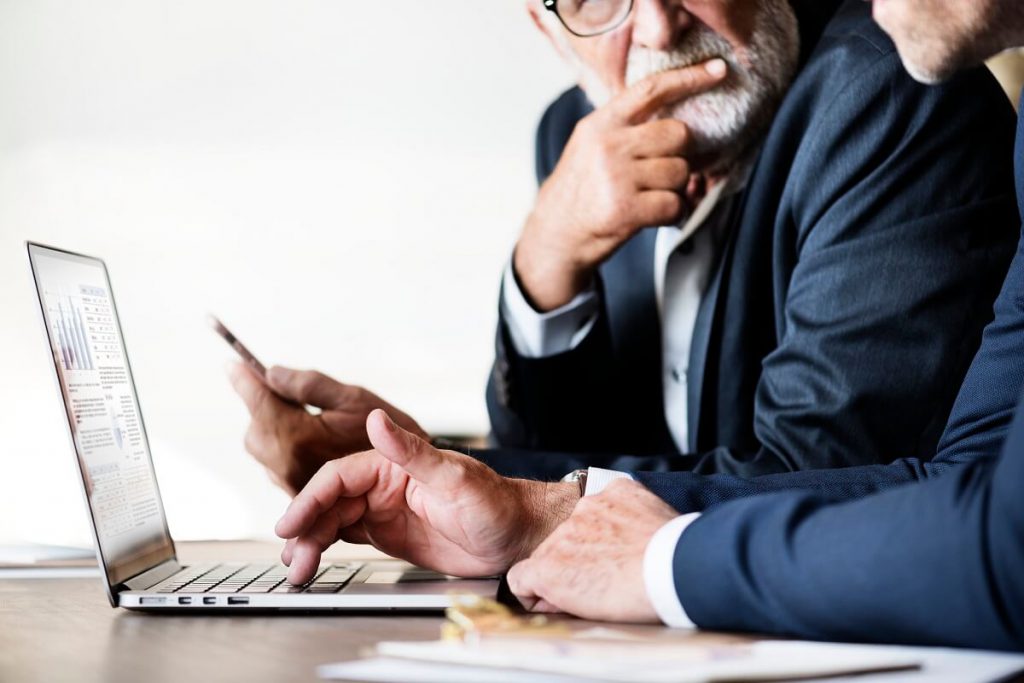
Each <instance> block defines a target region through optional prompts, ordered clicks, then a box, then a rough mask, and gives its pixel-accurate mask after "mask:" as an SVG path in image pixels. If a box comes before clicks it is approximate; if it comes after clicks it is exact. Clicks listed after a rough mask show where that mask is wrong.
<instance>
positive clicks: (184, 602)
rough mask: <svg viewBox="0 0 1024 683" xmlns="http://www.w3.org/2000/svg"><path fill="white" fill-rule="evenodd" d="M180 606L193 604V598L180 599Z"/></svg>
mask: <svg viewBox="0 0 1024 683" xmlns="http://www.w3.org/2000/svg"><path fill="white" fill-rule="evenodd" d="M178 604H179V605H191V604H192V598H178Z"/></svg>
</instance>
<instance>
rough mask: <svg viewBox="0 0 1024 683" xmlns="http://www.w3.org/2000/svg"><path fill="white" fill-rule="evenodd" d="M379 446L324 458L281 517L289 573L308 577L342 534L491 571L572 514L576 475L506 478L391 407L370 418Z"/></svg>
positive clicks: (447, 569)
mask: <svg viewBox="0 0 1024 683" xmlns="http://www.w3.org/2000/svg"><path fill="white" fill-rule="evenodd" d="M366 431H367V435H368V436H369V439H370V442H371V444H372V445H373V446H374V448H375V450H372V451H367V452H364V453H358V454H356V455H350V456H348V457H346V458H343V459H338V460H333V461H331V462H329V463H327V464H326V465H324V466H323V467H322V468H321V469H320V471H319V472H317V473H316V475H314V476H313V478H312V479H311V480H310V482H309V483H308V484H307V485H306V486H305V488H303V489H302V491H301V492H300V493H299V494H298V495H297V496H295V499H294V500H293V501H292V503H291V505H290V506H289V507H288V510H287V511H286V512H285V514H284V516H283V517H282V518H281V520H280V521H279V522H278V524H277V528H276V532H277V535H278V536H280V537H281V538H284V539H287V543H286V544H285V548H284V552H283V553H282V554H281V559H282V561H283V562H284V563H285V564H286V565H288V566H289V572H288V580H289V582H291V583H293V584H303V583H305V582H306V581H308V580H309V579H310V578H311V577H312V576H313V575H314V573H315V572H316V569H317V567H318V565H319V561H320V555H321V554H322V553H323V551H324V550H326V549H327V548H328V547H330V546H331V545H332V544H333V543H335V542H336V541H338V540H344V541H348V542H350V543H370V544H372V545H374V546H375V547H377V548H378V549H380V550H382V551H383V552H385V553H388V554H389V555H392V556H394V557H398V558H401V559H403V560H407V561H409V562H412V563H414V564H417V565H420V566H422V567H427V568H429V569H434V570H436V571H439V572H442V573H445V574H451V575H454V576H466V577H468V576H491V575H494V574H498V573H500V572H503V571H505V570H507V569H508V568H509V567H510V566H511V565H512V564H513V563H515V562H516V561H518V560H519V559H522V558H524V557H527V556H528V555H529V554H530V552H531V551H532V550H533V548H535V547H536V546H537V545H538V544H539V543H540V542H541V541H543V540H544V538H546V537H547V536H548V534H550V533H551V531H552V530H554V528H555V527H556V526H557V525H558V524H559V523H560V522H561V521H562V520H564V519H565V518H567V517H568V516H569V514H570V513H571V512H572V509H573V507H574V506H575V504H576V501H577V500H578V499H579V487H578V485H577V484H576V483H561V482H559V483H545V482H538V481H527V480H524V479H510V478H506V477H502V476H500V475H499V474H497V473H496V472H494V471H493V470H492V469H490V468H489V467H487V466H486V465H484V464H483V463H481V462H479V461H477V460H474V459H473V458H471V457H469V456H467V455H463V454H461V453H456V452H454V451H441V450H438V449H436V448H434V447H432V446H431V445H430V444H429V443H427V442H426V441H424V440H423V439H421V438H420V437H418V436H416V435H414V434H411V433H409V432H407V431H405V430H403V429H402V428H401V427H399V426H398V425H396V424H395V423H394V422H393V421H392V420H391V419H390V418H389V417H388V416H387V414H386V413H384V411H382V410H376V411H374V412H373V413H371V414H370V416H369V417H368V418H367V421H366Z"/></svg>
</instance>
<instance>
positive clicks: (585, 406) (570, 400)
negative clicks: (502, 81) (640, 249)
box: [486, 88, 618, 474]
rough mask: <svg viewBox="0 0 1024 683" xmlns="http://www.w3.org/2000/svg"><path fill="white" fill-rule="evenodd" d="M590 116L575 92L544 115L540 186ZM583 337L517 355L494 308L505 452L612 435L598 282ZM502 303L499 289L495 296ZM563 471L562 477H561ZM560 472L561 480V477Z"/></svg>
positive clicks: (494, 400) (491, 396) (603, 444)
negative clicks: (566, 345)
mask: <svg viewBox="0 0 1024 683" xmlns="http://www.w3.org/2000/svg"><path fill="white" fill-rule="evenodd" d="M589 111H590V105H589V103H588V102H587V100H586V98H585V96H584V95H583V93H582V91H580V90H579V89H578V88H573V89H571V90H569V91H568V92H566V93H564V94H563V95H562V96H561V97H559V98H558V99H557V100H556V101H555V102H554V103H553V104H552V105H551V106H550V107H549V108H548V109H547V111H546V112H545V113H544V116H543V117H542V118H541V121H540V124H539V125H538V128H537V140H536V148H537V149H536V172H537V181H538V183H543V182H544V180H545V179H547V177H548V176H549V175H550V174H551V172H552V171H553V170H554V168H555V165H556V164H557V163H558V159H559V156H560V155H561V151H562V149H563V148H564V147H565V144H566V142H567V141H568V139H569V136H570V135H571V134H572V131H573V129H574V128H575V125H576V123H577V121H579V119H580V118H582V117H583V116H585V115H586V114H587V113H589ZM595 285H596V291H595V299H596V301H595V303H594V306H593V310H594V315H593V317H592V318H591V320H592V322H590V321H588V325H589V332H587V333H586V335H585V336H583V338H582V339H581V340H579V341H578V343H575V344H574V345H573V346H572V348H570V349H568V350H565V351H562V352H560V353H555V354H551V355H546V356H541V357H529V356H527V355H525V354H522V353H519V351H518V350H517V348H516V344H515V341H514V339H513V337H512V334H511V329H510V325H509V320H508V319H507V311H506V310H505V307H504V306H501V305H499V307H498V311H499V312H498V330H497V335H496V339H495V361H494V365H493V366H492V368H491V374H490V376H489V378H488V382H487V393H486V397H487V410H488V414H489V416H490V419H491V430H492V438H493V439H494V440H495V441H497V443H499V444H501V445H502V446H504V447H508V448H529V449H538V448H545V449H552V450H559V449H565V450H571V451H574V452H589V451H594V452H601V451H605V450H607V448H608V446H607V444H608V442H609V436H610V434H611V433H612V432H614V431H616V427H615V425H616V421H615V420H614V419H612V418H613V417H614V413H613V410H612V408H611V406H612V405H613V404H614V403H615V402H616V400H617V398H618V397H617V396H616V394H615V391H614V379H613V370H612V369H613V367H614V362H613V351H612V342H611V335H610V331H609V329H608V319H607V315H606V313H605V311H604V302H603V294H602V288H601V284H600V279H599V278H598V280H597V282H596V283H595ZM504 296H505V293H504V287H503V291H502V294H501V298H502V299H503V298H504ZM566 471H568V470H566ZM564 473H565V472H562V474H564Z"/></svg>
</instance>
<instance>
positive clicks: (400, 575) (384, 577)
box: [364, 569, 455, 584]
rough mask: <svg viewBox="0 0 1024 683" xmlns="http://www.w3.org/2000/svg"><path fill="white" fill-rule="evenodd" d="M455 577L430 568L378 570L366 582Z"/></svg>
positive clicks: (416, 581) (377, 582)
mask: <svg viewBox="0 0 1024 683" xmlns="http://www.w3.org/2000/svg"><path fill="white" fill-rule="evenodd" d="M454 578H455V577H453V576H445V575H444V574H438V573H437V572H432V571H430V570H429V569H406V570H404V571H377V572H374V573H372V574H370V576H369V577H367V579H366V581H364V583H375V584H395V583H419V582H424V581H451V580H454Z"/></svg>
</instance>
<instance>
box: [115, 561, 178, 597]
mask: <svg viewBox="0 0 1024 683" xmlns="http://www.w3.org/2000/svg"><path fill="white" fill-rule="evenodd" d="M180 571H181V565H180V564H178V560H176V559H175V558H171V559H169V560H167V561H166V562H161V563H160V564H158V565H157V566H155V567H153V568H152V569H147V570H146V571H144V572H142V573H141V574H139V575H138V576H133V577H132V578H130V579H128V580H127V581H125V582H124V586H125V587H126V588H127V589H128V590H133V591H143V590H146V589H147V588H150V587H152V586H155V585H157V584H158V583H160V582H161V581H163V580H164V579H167V578H170V577H171V576H174V575H175V574H177V573H178V572H180Z"/></svg>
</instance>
